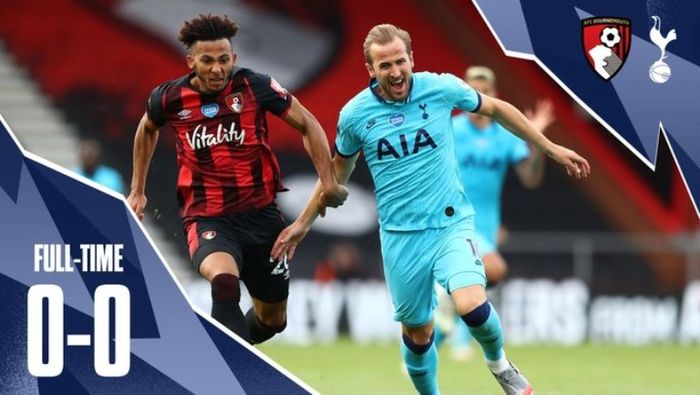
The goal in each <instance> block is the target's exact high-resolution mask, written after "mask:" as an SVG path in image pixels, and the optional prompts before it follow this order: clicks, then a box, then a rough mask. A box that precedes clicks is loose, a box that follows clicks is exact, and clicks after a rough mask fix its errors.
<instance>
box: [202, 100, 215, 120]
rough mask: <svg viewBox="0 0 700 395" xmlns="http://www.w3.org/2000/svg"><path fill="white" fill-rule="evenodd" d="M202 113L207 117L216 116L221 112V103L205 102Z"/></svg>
mask: <svg viewBox="0 0 700 395" xmlns="http://www.w3.org/2000/svg"><path fill="white" fill-rule="evenodd" d="M201 111H202V114H204V116H205V117H207V118H214V117H215V116H216V114H218V113H219V105H218V104H216V103H210V104H205V105H203V106H202V108H201Z"/></svg>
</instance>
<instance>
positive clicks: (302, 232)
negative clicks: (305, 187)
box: [270, 154, 359, 260]
mask: <svg viewBox="0 0 700 395" xmlns="http://www.w3.org/2000/svg"><path fill="white" fill-rule="evenodd" d="M358 156H359V154H355V155H354V156H352V157H349V158H344V157H342V156H340V155H336V156H335V157H334V158H333V168H334V170H335V175H336V177H337V178H338V179H337V181H338V184H340V185H341V186H343V188H344V185H345V183H347V182H348V179H349V178H350V175H351V174H352V171H353V170H355V162H357V157H358ZM327 206H328V205H327V204H326V198H325V193H324V192H323V191H322V187H321V183H320V182H317V183H316V188H314V191H313V192H312V193H311V197H309V201H308V202H307V203H306V207H304V209H303V210H302V211H301V214H299V216H298V217H297V219H296V220H295V221H294V222H293V223H292V224H291V225H289V226H288V227H286V228H285V229H284V230H283V231H282V232H280V234H279V236H277V240H275V244H274V245H273V246H272V251H271V252H270V257H271V258H273V259H275V260H277V259H279V258H280V257H282V256H284V255H285V254H287V259H292V258H293V257H294V251H296V248H297V245H298V244H299V243H300V242H301V241H302V240H303V239H304V237H306V234H307V233H309V230H311V224H313V223H314V221H315V220H316V218H318V216H319V215H321V216H324V215H325V214H326V207H327Z"/></svg>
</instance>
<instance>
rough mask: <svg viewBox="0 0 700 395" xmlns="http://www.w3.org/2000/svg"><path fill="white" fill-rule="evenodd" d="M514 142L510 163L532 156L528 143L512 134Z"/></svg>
mask: <svg viewBox="0 0 700 395" xmlns="http://www.w3.org/2000/svg"><path fill="white" fill-rule="evenodd" d="M512 138H513V142H512V144H511V149H510V158H508V159H509V160H510V163H518V162H520V161H521V160H523V159H526V158H527V157H528V156H530V148H529V147H528V146H527V143H526V142H525V141H524V140H522V139H521V138H519V137H517V136H514V135H513V136H512Z"/></svg>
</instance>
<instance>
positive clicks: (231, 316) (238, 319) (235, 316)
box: [211, 273, 250, 342]
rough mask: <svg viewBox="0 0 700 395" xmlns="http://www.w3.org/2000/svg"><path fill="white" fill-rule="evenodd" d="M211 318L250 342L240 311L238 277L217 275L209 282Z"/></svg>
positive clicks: (226, 274)
mask: <svg viewBox="0 0 700 395" xmlns="http://www.w3.org/2000/svg"><path fill="white" fill-rule="evenodd" d="M211 299H212V304H211V316H212V317H214V319H215V320H217V321H219V322H220V323H221V324H223V325H224V326H225V327H227V328H228V329H230V330H231V332H233V333H235V334H237V335H238V336H240V337H242V338H243V339H244V340H245V341H247V342H250V333H249V332H248V326H247V325H246V322H245V317H244V316H243V311H241V306H239V302H240V301H241V288H240V286H239V284H238V277H236V276H234V275H233V274H228V273H225V274H219V275H217V276H216V277H214V279H213V280H211Z"/></svg>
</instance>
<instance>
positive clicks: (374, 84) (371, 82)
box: [369, 74, 416, 106]
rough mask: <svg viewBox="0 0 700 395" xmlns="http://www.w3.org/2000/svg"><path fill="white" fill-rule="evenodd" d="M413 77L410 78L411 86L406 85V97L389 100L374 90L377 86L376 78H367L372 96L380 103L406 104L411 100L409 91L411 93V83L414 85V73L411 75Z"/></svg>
mask: <svg viewBox="0 0 700 395" xmlns="http://www.w3.org/2000/svg"><path fill="white" fill-rule="evenodd" d="M413 77H414V78H411V86H409V87H408V95H406V98H405V99H403V100H401V101H391V100H386V99H385V98H383V97H381V96H380V95H379V94H378V93H377V92H376V91H375V90H374V88H376V87H377V85H378V82H377V79H376V78H374V77H372V78H370V79H369V91H370V92H372V94H373V95H374V97H375V98H376V99H377V100H379V102H380V103H382V104H392V105H395V106H397V105H401V104H406V103H410V102H411V93H413V85H415V82H416V81H415V74H414V75H413Z"/></svg>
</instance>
